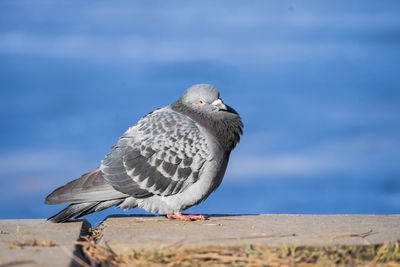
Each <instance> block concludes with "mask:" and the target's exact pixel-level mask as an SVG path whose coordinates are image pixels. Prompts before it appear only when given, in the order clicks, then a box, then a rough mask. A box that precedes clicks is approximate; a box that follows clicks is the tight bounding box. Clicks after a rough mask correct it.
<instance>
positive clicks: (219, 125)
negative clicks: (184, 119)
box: [171, 102, 243, 152]
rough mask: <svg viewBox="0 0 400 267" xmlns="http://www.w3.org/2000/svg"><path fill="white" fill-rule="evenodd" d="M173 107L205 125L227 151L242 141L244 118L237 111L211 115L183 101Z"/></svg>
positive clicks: (172, 106)
mask: <svg viewBox="0 0 400 267" xmlns="http://www.w3.org/2000/svg"><path fill="white" fill-rule="evenodd" d="M171 108H172V109H173V110H175V111H178V112H181V113H183V114H185V115H186V116H188V117H190V118H191V119H192V120H194V121H195V122H197V123H199V124H200V125H201V126H202V127H204V128H205V129H206V130H207V131H208V132H209V133H210V134H211V135H212V136H213V137H215V139H216V141H217V142H218V143H219V145H220V146H221V147H222V148H223V149H224V150H225V151H226V152H230V151H231V150H232V149H234V148H235V146H236V144H237V143H238V142H239V141H240V135H241V134H242V127H243V124H242V120H241V118H240V116H239V115H238V114H237V113H236V112H234V113H233V112H232V113H229V112H227V113H226V114H224V116H222V115H221V116H211V115H209V114H204V113H199V112H198V111H196V110H193V109H190V108H189V107H187V106H185V105H183V104H181V103H177V102H175V103H173V104H172V105H171Z"/></svg>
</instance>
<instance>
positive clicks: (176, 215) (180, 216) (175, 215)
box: [167, 212, 206, 221]
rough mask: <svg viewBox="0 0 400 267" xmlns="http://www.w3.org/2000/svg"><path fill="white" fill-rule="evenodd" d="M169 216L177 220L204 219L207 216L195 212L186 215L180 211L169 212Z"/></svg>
mask: <svg viewBox="0 0 400 267" xmlns="http://www.w3.org/2000/svg"><path fill="white" fill-rule="evenodd" d="M167 218H168V219H171V218H173V219H176V220H181V221H191V220H193V221H196V220H201V221H204V220H205V219H206V218H205V217H204V215H201V214H199V215H193V214H188V215H184V214H182V213H180V212H175V213H173V214H167Z"/></svg>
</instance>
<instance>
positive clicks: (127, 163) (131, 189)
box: [101, 107, 211, 198]
mask: <svg viewBox="0 0 400 267" xmlns="http://www.w3.org/2000/svg"><path fill="white" fill-rule="evenodd" d="M210 159H211V158H210V153H209V148H208V146H207V142H206V139H205V137H204V136H203V135H202V133H201V132H200V130H199V128H198V127H197V126H196V123H195V122H194V121H193V120H191V119H190V118H188V117H186V116H185V115H182V114H180V113H177V112H175V111H172V110H170V109H169V108H168V107H166V108H163V109H160V110H157V111H155V112H153V113H150V114H148V115H147V116H146V117H144V118H143V119H141V120H140V121H139V122H138V123H137V124H136V125H135V126H133V127H131V128H130V129H129V130H128V131H127V132H126V133H125V134H124V135H123V136H122V137H121V138H120V139H119V140H118V142H117V144H116V145H115V146H114V147H113V151H112V152H111V153H110V154H108V155H107V156H106V158H105V159H104V160H103V161H102V165H101V170H102V172H103V175H104V178H105V179H106V180H107V182H108V183H110V184H111V185H112V186H113V187H114V188H115V189H117V190H118V191H120V192H123V193H125V194H129V195H131V196H133V197H137V198H141V197H147V196H150V195H154V194H156V195H161V196H169V195H174V194H177V193H179V192H182V191H184V190H185V189H186V188H187V187H188V186H190V185H192V184H194V183H195V182H196V181H197V180H198V179H199V177H200V175H201V171H202V168H203V166H204V164H205V163H206V161H207V160H210Z"/></svg>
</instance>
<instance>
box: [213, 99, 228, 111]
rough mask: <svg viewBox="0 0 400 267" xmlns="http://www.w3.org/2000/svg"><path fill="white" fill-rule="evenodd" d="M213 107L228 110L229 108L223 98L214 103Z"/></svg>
mask: <svg viewBox="0 0 400 267" xmlns="http://www.w3.org/2000/svg"><path fill="white" fill-rule="evenodd" d="M211 105H213V106H216V107H217V108H219V109H223V110H228V108H227V107H226V106H225V104H224V102H222V100H221V98H218V99H217V100H215V101H214V102H212V103H211Z"/></svg>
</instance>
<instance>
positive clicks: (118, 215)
mask: <svg viewBox="0 0 400 267" xmlns="http://www.w3.org/2000/svg"><path fill="white" fill-rule="evenodd" d="M203 215H204V216H205V217H206V219H212V218H220V217H240V216H252V215H259V214H255V213H254V214H253V213H246V214H203ZM155 217H165V216H164V215H154V214H111V215H108V216H107V217H106V218H105V219H104V220H103V222H104V221H106V220H107V219H108V218H155Z"/></svg>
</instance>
